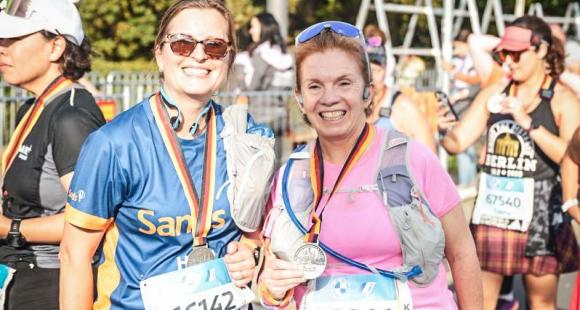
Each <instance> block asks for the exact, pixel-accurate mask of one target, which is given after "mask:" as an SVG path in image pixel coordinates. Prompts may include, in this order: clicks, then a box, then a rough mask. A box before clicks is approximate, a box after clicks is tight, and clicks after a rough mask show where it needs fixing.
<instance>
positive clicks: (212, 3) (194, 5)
mask: <svg viewBox="0 0 580 310" xmlns="http://www.w3.org/2000/svg"><path fill="white" fill-rule="evenodd" d="M187 9H214V10H216V11H218V12H219V13H220V14H221V15H222V16H223V17H224V18H225V20H226V21H227V22H228V41H229V42H230V48H229V53H228V56H229V57H230V58H229V60H228V68H229V71H231V70H232V65H233V63H234V59H235V58H236V53H237V51H238V42H237V40H236V36H235V29H234V19H233V16H232V13H231V12H230V10H228V8H227V7H226V6H225V4H224V2H223V1H219V0H180V1H177V2H175V3H174V4H173V5H171V6H170V7H169V8H168V9H167V11H165V14H163V17H162V18H161V22H160V23H159V29H158V32H157V36H156V37H155V49H158V48H161V46H162V45H163V40H165V36H166V35H167V26H169V23H170V22H171V21H172V20H173V18H175V16H177V14H179V13H180V12H182V11H184V10H187Z"/></svg>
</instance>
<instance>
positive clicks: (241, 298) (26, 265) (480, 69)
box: [0, 0, 580, 310]
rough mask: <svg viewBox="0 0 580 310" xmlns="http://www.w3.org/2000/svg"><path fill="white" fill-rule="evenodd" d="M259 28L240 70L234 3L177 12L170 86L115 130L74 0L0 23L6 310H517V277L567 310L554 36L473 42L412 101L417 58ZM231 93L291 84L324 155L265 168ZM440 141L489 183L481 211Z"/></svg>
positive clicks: (570, 98)
mask: <svg viewBox="0 0 580 310" xmlns="http://www.w3.org/2000/svg"><path fill="white" fill-rule="evenodd" d="M247 31H248V34H249V36H250V39H251V43H250V45H249V47H248V49H247V51H244V52H239V53H238V43H237V38H236V32H235V27H234V20H233V15H232V13H231V12H230V11H229V9H228V8H227V7H226V6H225V4H224V3H223V1H220V0H179V1H176V2H175V3H173V4H172V5H171V6H170V7H169V8H168V9H167V11H165V13H164V15H163V17H162V18H161V22H160V25H159V27H158V29H157V36H156V39H155V44H154V46H153V50H154V60H155V62H156V64H157V67H158V70H159V74H160V77H161V79H160V84H159V85H158V91H156V92H155V93H154V94H151V95H149V96H147V97H146V98H143V99H142V100H141V102H139V103H137V104H136V105H135V106H134V107H132V108H131V109H129V110H128V111H125V112H123V113H121V114H120V115H118V116H116V117H115V118H114V119H113V120H112V121H110V122H108V123H106V122H105V119H104V117H103V114H102V113H101V111H100V110H99V108H98V106H97V104H96V103H95V100H94V98H93V95H92V94H91V93H90V92H89V91H88V90H87V89H86V88H85V86H83V84H86V82H82V83H81V82H79V80H80V81H82V77H83V75H84V73H86V72H88V71H89V70H90V57H89V56H90V54H91V47H90V43H89V39H88V38H86V37H85V34H84V31H83V28H82V22H81V17H80V15H79V13H78V10H77V8H76V7H75V5H74V4H73V3H72V2H71V1H70V0H51V1H50V2H49V1H41V0H31V1H12V2H10V1H8V2H7V3H5V4H4V6H3V7H2V8H0V74H1V76H2V79H3V80H4V81H6V82H7V83H8V84H10V85H14V86H16V87H20V88H22V89H24V90H26V91H29V92H30V93H31V94H33V95H34V98H32V99H30V100H28V101H27V102H24V103H23V104H22V105H21V107H20V108H19V110H18V113H17V122H18V125H17V127H16V130H15V132H14V133H13V134H12V136H11V138H10V141H9V143H8V145H7V146H6V147H5V149H4V153H3V157H2V180H3V182H2V212H1V214H0V238H1V239H2V240H1V241H0V308H3V309H90V308H94V309H202V308H203V309H217V308H219V309H238V308H243V309H248V308H249V309H252V308H253V309H260V308H267V309H304V310H306V309H486V310H488V309H489V310H493V309H518V308H519V306H520V305H518V302H517V300H514V298H513V282H514V281H513V277H514V276H515V275H522V277H523V280H524V282H525V289H526V298H527V304H528V307H529V308H530V309H556V305H557V302H558V301H557V293H558V291H557V287H558V281H559V278H560V275H562V274H564V273H568V272H574V271H576V270H577V269H578V267H579V266H578V263H579V255H578V242H577V240H576V237H575V234H574V230H573V226H572V223H573V222H576V223H580V208H579V206H578V198H579V197H578V195H579V191H578V182H579V173H578V171H579V170H578V169H579V168H578V165H579V145H580V128H579V125H580V102H579V99H578V98H579V97H578V93H580V90H579V89H580V86H579V85H580V83H578V80H580V75H579V73H580V72H579V70H578V68H580V64H579V62H578V60H577V58H574V57H575V56H570V57H567V56H566V55H567V54H566V53H565V48H566V49H568V48H569V49H570V50H573V49H577V46H575V45H574V44H575V41H573V40H568V42H566V36H565V34H563V32H562V30H561V28H559V26H558V25H549V24H547V23H546V22H545V21H543V20H542V19H541V18H538V17H533V16H523V17H520V18H517V19H516V20H514V21H513V22H512V23H510V24H509V25H508V26H507V27H506V29H505V33H504V34H503V35H502V36H501V37H500V38H497V37H492V36H489V35H475V34H471V33H469V32H468V31H467V30H462V31H460V32H459V34H458V35H457V37H456V38H455V41H454V43H453V45H454V52H453V58H452V59H451V61H449V62H443V68H441V69H442V70H445V71H447V72H448V73H449V75H450V76H451V78H452V80H453V82H452V88H451V91H450V93H449V94H448V95H447V94H444V93H442V92H440V91H436V90H434V91H430V92H425V91H417V90H415V89H413V87H412V86H413V83H412V82H410V81H412V80H413V79H414V78H416V77H413V76H414V75H417V74H416V73H417V72H419V71H421V70H419V69H421V68H423V69H424V65H425V63H424V62H422V61H421V60H420V58H418V57H410V58H408V59H399V66H400V67H401V68H407V67H408V68H414V69H408V70H402V69H400V70H399V71H401V72H402V71H405V72H407V73H408V74H407V73H406V74H400V75H398V77H395V76H394V75H395V71H397V70H395V68H394V67H395V62H396V61H395V59H394V58H393V57H392V55H391V53H389V52H388V51H387V49H386V48H385V46H387V45H388V44H386V43H387V42H386V41H387V40H389V38H387V37H386V36H385V35H384V33H382V32H381V31H380V29H378V27H376V26H372V25H371V26H367V27H366V28H365V29H364V31H362V30H360V29H358V28H356V27H355V26H353V25H351V24H348V23H346V22H341V21H323V22H320V23H316V24H313V25H311V26H309V27H308V28H306V29H304V30H303V31H301V32H300V33H299V34H298V35H297V36H296V38H295V42H294V44H291V45H290V46H289V45H287V44H286V42H285V39H284V38H283V36H282V34H281V31H280V27H279V25H278V23H277V22H276V20H275V18H274V17H273V16H272V15H271V14H269V13H260V14H257V15H256V16H253V17H252V18H251V20H250V21H249V27H248V29H247ZM576 44H577V43H576ZM403 63H405V64H404V65H403ZM420 64H421V65H423V67H421V66H420ZM228 80H234V85H235V87H237V88H238V89H239V90H281V89H292V90H293V92H294V97H295V101H296V104H297V106H298V109H299V111H300V112H301V114H302V117H303V119H304V121H305V123H306V124H307V125H308V126H310V127H311V128H312V129H313V130H314V131H315V133H316V138H315V139H313V140H312V141H308V142H307V143H305V144H302V145H300V146H299V147H298V148H296V149H295V150H294V151H293V152H292V153H291V154H290V155H289V156H288V158H284V159H283V164H282V166H281V167H280V168H279V169H278V170H277V171H275V158H276V155H275V152H274V143H275V133H274V132H273V131H272V130H271V129H270V128H268V127H267V126H265V125H262V124H257V123H256V122H255V121H254V119H253V118H252V116H251V115H250V114H249V113H248V104H250V105H252V104H260V103H258V102H252V101H250V102H248V101H247V100H239V101H238V102H237V103H236V104H233V105H230V106H228V107H225V106H223V105H221V104H220V103H219V102H216V100H215V98H214V94H215V93H216V92H217V91H218V90H219V89H220V88H221V87H222V85H223V84H224V83H225V82H226V81H228ZM265 106H266V105H265ZM438 146H441V147H443V148H444V149H445V150H446V151H447V152H448V153H450V154H458V156H457V161H458V167H459V179H458V183H459V185H461V186H476V187H477V190H478V195H477V198H476V199H475V202H474V206H473V211H469V213H468V214H465V210H471V209H465V208H464V206H463V205H462V201H461V197H460V195H459V192H458V190H457V185H456V184H455V182H454V181H453V179H452V178H451V177H450V175H449V174H448V172H447V171H446V170H445V169H444V168H443V166H442V165H441V161H440V159H439V158H438V157H437V149H438ZM448 274H449V275H450V279H452V285H450V282H449V280H448ZM579 282H580V276H579V277H577V280H576V287H575V288H574V291H573V294H572V295H573V297H572V300H571V301H570V308H571V309H578V307H580V306H579V304H580V296H579V295H580V293H579V292H578V290H580V283H579ZM559 302H560V303H561V302H562V301H559ZM574 307H576V308H574Z"/></svg>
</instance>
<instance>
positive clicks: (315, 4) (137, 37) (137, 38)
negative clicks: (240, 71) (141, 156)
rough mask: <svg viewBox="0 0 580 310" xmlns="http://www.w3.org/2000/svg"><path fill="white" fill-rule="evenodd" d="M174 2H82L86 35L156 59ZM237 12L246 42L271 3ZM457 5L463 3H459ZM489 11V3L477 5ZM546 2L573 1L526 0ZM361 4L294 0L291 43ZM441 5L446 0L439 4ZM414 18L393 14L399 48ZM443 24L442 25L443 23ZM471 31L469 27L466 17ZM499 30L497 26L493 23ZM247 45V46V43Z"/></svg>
mask: <svg viewBox="0 0 580 310" xmlns="http://www.w3.org/2000/svg"><path fill="white" fill-rule="evenodd" d="M173 1H174V0H116V1H103V0H81V1H80V4H79V9H80V12H81V15H82V17H83V20H84V26H85V31H86V33H87V36H88V37H89V38H90V39H91V41H92V43H93V49H94V50H95V52H96V54H97V57H98V58H100V59H104V60H106V61H128V60H140V61H143V60H150V59H151V58H152V48H153V43H154V40H155V35H156V31H157V26H158V24H159V20H160V18H161V16H162V15H163V12H164V11H165V10H166V9H167V8H168V7H169V6H170V5H171V3H173ZM225 1H226V3H227V5H228V7H229V8H230V9H231V10H232V12H233V14H234V19H235V23H236V27H237V28H238V30H239V31H238V33H239V34H240V37H241V38H242V40H241V41H242V43H244V37H245V38H246V39H245V41H246V44H247V36H245V30H246V26H247V23H248V21H249V20H250V18H251V17H252V16H254V15H255V14H257V13H259V12H262V11H264V10H265V8H266V1H267V0H225ZM515 1H516V0H503V1H502V6H503V9H504V13H506V14H512V13H513V11H514V5H515ZM389 2H390V3H399V4H414V3H415V0H390V1H389ZM455 2H456V4H457V3H459V1H455ZM476 2H477V4H478V5H479V6H480V8H479V12H480V14H481V13H482V12H483V8H484V6H485V3H486V1H483V0H481V1H476ZM533 2H534V3H535V2H540V3H542V6H543V9H544V14H546V15H550V16H563V15H564V13H565V10H566V8H567V6H568V3H570V2H572V0H540V1H537V0H526V11H527V8H528V7H529V5H530V4H531V3H533ZM360 3H361V1H360V0H288V8H289V13H290V29H289V34H290V40H291V39H293V37H294V36H295V35H296V34H297V33H298V32H299V31H300V30H302V29H304V28H305V27H306V26H308V25H311V24H313V23H315V22H318V21H321V20H331V19H332V20H342V21H346V22H350V23H354V22H355V20H356V15H357V12H358V9H359V6H360ZM433 3H434V5H435V6H441V4H442V0H433ZM410 17H411V15H410V14H395V13H389V14H388V20H389V25H390V29H391V35H392V39H393V44H394V45H399V44H401V43H402V41H403V38H404V35H405V32H406V30H407V29H406V25H407V24H408V22H409V19H410ZM438 22H439V21H438ZM367 23H376V14H375V12H374V11H371V12H369V14H368V20H367ZM464 26H465V27H469V21H468V19H465V22H464ZM491 27H492V28H491V32H493V27H494V26H493V23H492V25H491ZM414 40H415V41H414V42H413V45H414V46H429V45H430V42H429V35H428V31H427V21H426V19H425V17H424V16H421V17H420V18H419V23H418V26H417V31H416V35H415V38H414ZM242 46H244V44H242Z"/></svg>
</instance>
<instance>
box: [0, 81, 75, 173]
mask: <svg viewBox="0 0 580 310" xmlns="http://www.w3.org/2000/svg"><path fill="white" fill-rule="evenodd" d="M72 83H73V82H72V81H71V80H69V79H67V78H65V77H63V76H60V77H58V78H57V79H55V80H54V81H53V82H52V83H50V85H48V87H47V88H46V89H45V90H44V92H43V93H42V94H41V95H40V96H39V97H38V99H36V101H35V102H34V105H33V106H32V107H31V108H30V109H28V111H26V114H24V117H22V120H21V121H20V123H19V124H18V126H17V127H16V130H15V131H14V134H13V135H12V137H11V138H10V142H8V146H6V151H4V155H3V156H2V175H3V176H4V175H6V171H8V169H10V166H11V165H12V163H13V162H14V159H15V158H16V155H17V154H18V150H20V147H21V146H22V143H23V142H24V140H26V137H28V135H29V134H30V131H32V128H34V125H36V122H37V121H38V118H39V117H40V115H41V114H42V111H44V107H45V105H46V102H48V101H50V100H51V99H52V98H53V97H54V96H55V95H58V94H60V92H61V91H62V90H63V89H65V88H66V87H68V86H70V85H71V84H72Z"/></svg>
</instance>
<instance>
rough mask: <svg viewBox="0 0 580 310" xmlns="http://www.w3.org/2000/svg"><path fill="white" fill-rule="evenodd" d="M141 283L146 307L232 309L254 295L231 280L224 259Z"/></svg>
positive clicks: (172, 309) (196, 309)
mask: <svg viewBox="0 0 580 310" xmlns="http://www.w3.org/2000/svg"><path fill="white" fill-rule="evenodd" d="M140 286H141V296H142V298H143V304H144V306H145V309H147V310H153V309H155V310H161V309H162V310H168V309H170V310H213V309H221V310H233V309H239V308H241V307H244V306H245V305H247V304H249V303H250V302H252V301H253V300H254V298H255V295H254V293H253V292H252V291H251V290H250V289H248V288H239V287H237V286H235V285H234V284H233V283H232V281H231V279H230V276H229V274H228V270H227V268H226V265H225V263H224V262H223V260H222V259H215V260H212V261H209V262H207V263H204V264H200V265H196V266H192V267H187V268H184V269H181V270H177V271H172V272H168V273H164V274H161V275H157V276H154V277H151V278H149V279H146V280H143V281H141V283H140Z"/></svg>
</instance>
